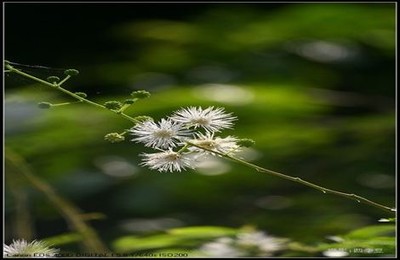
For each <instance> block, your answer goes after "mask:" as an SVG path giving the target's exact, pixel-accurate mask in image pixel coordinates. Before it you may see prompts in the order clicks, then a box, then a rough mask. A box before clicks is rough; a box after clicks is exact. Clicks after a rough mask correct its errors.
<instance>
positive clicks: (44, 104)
mask: <svg viewBox="0 0 400 260" xmlns="http://www.w3.org/2000/svg"><path fill="white" fill-rule="evenodd" d="M51 105H52V104H51V103H49V102H40V103H39V104H38V107H39V108H42V109H48V108H50V107H51Z"/></svg>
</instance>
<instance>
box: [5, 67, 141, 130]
mask: <svg viewBox="0 0 400 260" xmlns="http://www.w3.org/2000/svg"><path fill="white" fill-rule="evenodd" d="M5 67H6V68H7V69H8V71H9V72H14V73H17V74H19V75H21V76H24V77H26V78H29V79H32V80H34V81H36V82H39V83H42V84H44V85H46V86H48V87H51V88H55V89H57V90H59V91H61V92H63V93H65V94H67V95H69V96H71V97H73V98H75V99H77V100H79V101H82V102H84V103H86V104H89V105H92V106H95V107H98V108H102V109H106V110H108V111H111V112H113V113H115V114H117V115H120V116H122V117H123V118H125V119H127V120H129V121H131V122H133V123H135V124H136V123H139V122H140V121H139V120H136V119H135V118H133V117H130V116H129V115H127V114H125V113H122V112H119V111H114V110H110V109H108V108H106V107H105V106H103V105H100V104H98V103H96V102H93V101H91V100H89V99H86V98H84V97H81V96H79V95H77V94H75V93H73V92H71V91H69V90H67V89H65V88H63V87H61V84H63V83H64V82H65V81H66V80H67V79H69V78H70V76H67V77H66V78H64V79H63V80H62V81H61V82H59V83H50V82H47V81H45V80H42V79H40V78H38V77H35V76H33V75H30V74H28V73H25V72H23V71H21V70H19V69H16V68H14V67H13V66H11V65H10V64H8V63H6V65H5Z"/></svg>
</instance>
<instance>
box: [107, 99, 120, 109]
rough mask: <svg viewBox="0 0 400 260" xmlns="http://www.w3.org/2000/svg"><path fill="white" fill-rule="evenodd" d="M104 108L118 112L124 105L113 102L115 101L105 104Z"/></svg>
mask: <svg viewBox="0 0 400 260" xmlns="http://www.w3.org/2000/svg"><path fill="white" fill-rule="evenodd" d="M104 106H105V107H106V108H108V109H111V110H118V109H120V108H121V107H122V104H121V102H119V101H114V100H113V101H107V102H106V103H104Z"/></svg>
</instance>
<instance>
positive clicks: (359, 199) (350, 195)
mask: <svg viewBox="0 0 400 260" xmlns="http://www.w3.org/2000/svg"><path fill="white" fill-rule="evenodd" d="M186 143H187V144H189V145H191V146H195V147H197V148H200V149H203V150H205V151H208V152H211V153H214V154H217V155H219V156H221V157H224V158H227V159H229V160H231V161H234V162H237V163H240V164H243V165H245V166H248V167H251V168H253V169H255V170H256V171H258V172H263V173H268V174H270V175H274V176H276V177H279V178H282V179H286V180H289V181H293V182H297V183H300V184H303V185H305V186H308V187H311V188H313V189H316V190H319V191H321V192H323V193H325V194H326V193H330V194H333V195H337V196H340V197H344V198H347V199H351V200H355V201H357V202H359V203H361V202H362V203H364V204H367V205H370V206H374V207H376V208H380V209H382V210H385V211H389V212H392V213H393V212H396V209H395V208H391V207H388V206H384V205H382V204H379V203H376V202H374V201H371V200H368V199H366V198H364V197H361V196H358V195H356V194H353V193H345V192H341V191H336V190H331V189H328V188H325V187H322V186H319V185H317V184H314V183H311V182H308V181H305V180H303V179H301V178H299V177H293V176H289V175H286V174H283V173H280V172H276V171H272V170H268V169H265V168H263V167H260V166H258V165H255V164H252V163H250V162H247V161H245V160H242V159H239V158H236V157H233V156H231V155H229V154H224V153H221V152H218V151H215V150H211V149H208V148H206V147H202V146H200V145H197V144H194V143H192V142H189V141H187V142H186Z"/></svg>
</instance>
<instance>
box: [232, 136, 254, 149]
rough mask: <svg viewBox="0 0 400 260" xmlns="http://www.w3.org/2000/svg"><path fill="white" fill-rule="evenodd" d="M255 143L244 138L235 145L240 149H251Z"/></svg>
mask: <svg viewBox="0 0 400 260" xmlns="http://www.w3.org/2000/svg"><path fill="white" fill-rule="evenodd" d="M255 143H256V142H254V140H251V139H248V138H245V139H240V140H238V141H237V142H236V144H237V145H239V146H241V147H251V146H253V145H254V144H255Z"/></svg>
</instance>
